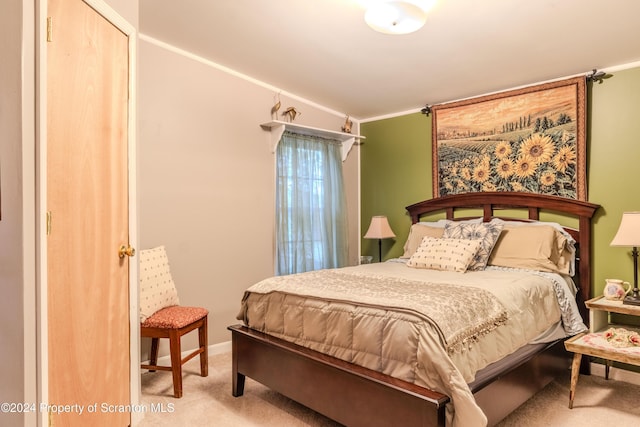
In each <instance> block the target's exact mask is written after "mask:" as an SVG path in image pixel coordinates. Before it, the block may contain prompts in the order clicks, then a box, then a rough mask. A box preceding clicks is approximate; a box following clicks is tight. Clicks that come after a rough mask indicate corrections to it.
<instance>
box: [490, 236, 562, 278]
mask: <svg viewBox="0 0 640 427" xmlns="http://www.w3.org/2000/svg"><path fill="white" fill-rule="evenodd" d="M572 246H573V245H572V244H571V243H570V242H569V241H568V240H567V238H566V236H564V235H563V234H562V233H561V232H560V231H559V230H557V229H556V228H554V227H553V226H550V225H530V226H527V225H518V226H512V225H510V224H507V225H505V227H504V229H503V231H502V235H501V236H500V238H499V239H498V242H497V243H496V245H495V247H494V249H493V252H492V253H491V256H490V257H489V265H496V266H500V267H513V268H527V269H530V270H539V271H550V272H554V273H563V274H570V271H571V270H572V265H571V264H572V256H571V251H570V250H569V249H568V247H572ZM573 253H575V249H574V250H573Z"/></svg>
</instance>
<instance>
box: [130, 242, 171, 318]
mask: <svg viewBox="0 0 640 427" xmlns="http://www.w3.org/2000/svg"><path fill="white" fill-rule="evenodd" d="M139 257H140V322H144V321H145V320H146V319H147V317H149V316H151V315H152V314H153V313H155V312H156V311H158V310H161V309H163V308H165V307H170V306H172V305H178V304H180V302H179V300H178V291H176V287H175V284H174V283H173V279H172V278H171V271H170V270H169V259H168V258H167V253H166V251H165V249H164V246H158V247H157V248H153V249H145V250H142V251H140V255H139Z"/></svg>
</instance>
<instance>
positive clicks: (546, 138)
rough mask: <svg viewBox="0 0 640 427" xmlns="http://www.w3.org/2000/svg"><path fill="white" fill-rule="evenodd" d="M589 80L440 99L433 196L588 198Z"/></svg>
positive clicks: (435, 108) (435, 130)
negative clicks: (513, 193) (514, 193)
mask: <svg viewBox="0 0 640 427" xmlns="http://www.w3.org/2000/svg"><path fill="white" fill-rule="evenodd" d="M585 87H586V79H585V77H577V78H572V79H568V80H562V81H557V82H552V83H544V84H540V85H537V86H531V87H527V88H523V89H516V90H512V91H507V92H501V93H496V94H492V95H486V96H482V97H478V98H472V99H467V100H463V101H457V102H452V103H449V104H441V105H436V106H433V107H432V120H433V127H432V129H433V130H432V132H433V135H432V142H433V166H432V173H433V196H434V197H439V196H445V195H448V194H459V193H467V192H481V191H486V192H489V191H491V192H493V191H509V192H510V191H517V192H529V193H538V194H546V195H554V196H560V197H566V198H570V199H577V200H586V198H587V184H586V176H585V175H586V136H585V126H586V96H585Z"/></svg>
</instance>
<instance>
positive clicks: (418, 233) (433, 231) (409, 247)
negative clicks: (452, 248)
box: [401, 224, 444, 258]
mask: <svg viewBox="0 0 640 427" xmlns="http://www.w3.org/2000/svg"><path fill="white" fill-rule="evenodd" d="M443 233H444V227H432V226H430V225H425V224H413V225H412V226H411V229H409V236H408V237H407V241H406V242H405V244H404V254H403V255H402V256H401V258H411V255H413V254H414V253H415V252H416V249H418V246H420V243H422V239H423V238H425V237H427V236H428V237H433V238H436V239H439V238H440V237H442V234H443Z"/></svg>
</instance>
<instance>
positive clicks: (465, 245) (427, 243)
mask: <svg viewBox="0 0 640 427" xmlns="http://www.w3.org/2000/svg"><path fill="white" fill-rule="evenodd" d="M480 245H481V241H480V240H470V239H434V238H433V237H428V236H427V237H425V238H424V239H422V243H420V246H418V249H417V250H416V252H415V253H414V254H413V255H412V256H411V258H409V261H407V265H408V266H409V267H414V268H428V269H431V270H443V271H457V272H460V273H464V272H465V271H467V268H468V267H469V264H471V262H472V261H473V257H474V256H475V255H476V254H477V253H478V249H480Z"/></svg>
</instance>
